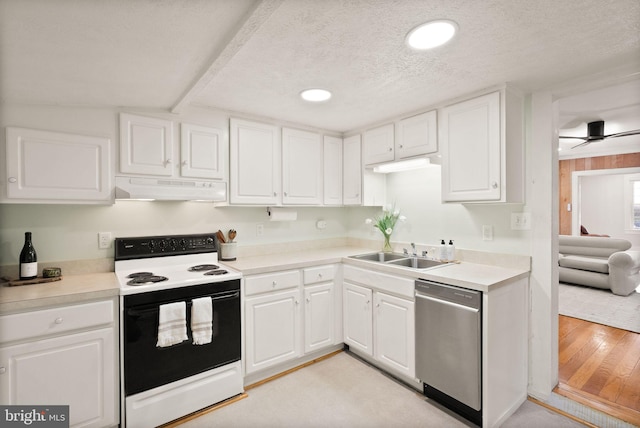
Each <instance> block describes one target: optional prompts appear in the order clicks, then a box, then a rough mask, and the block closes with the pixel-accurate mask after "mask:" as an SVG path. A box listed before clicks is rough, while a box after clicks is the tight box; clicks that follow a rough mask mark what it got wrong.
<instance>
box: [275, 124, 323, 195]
mask: <svg viewBox="0 0 640 428" xmlns="http://www.w3.org/2000/svg"><path fill="white" fill-rule="evenodd" d="M322 167H323V165H322V140H321V138H320V134H316V133H314V132H307V131H300V130H297V129H288V128H283V129H282V203H283V204H293V205H320V204H321V203H322Z"/></svg>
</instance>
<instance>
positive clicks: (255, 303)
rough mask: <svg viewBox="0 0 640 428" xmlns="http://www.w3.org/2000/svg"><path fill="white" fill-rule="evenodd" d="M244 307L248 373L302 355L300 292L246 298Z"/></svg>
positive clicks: (290, 291)
mask: <svg viewBox="0 0 640 428" xmlns="http://www.w3.org/2000/svg"><path fill="white" fill-rule="evenodd" d="M245 307H246V310H245V317H246V329H247V330H246V331H247V333H246V354H247V355H246V372H247V373H253V372H255V371H258V370H261V369H263V368H267V367H271V366H274V365H276V364H279V363H282V362H284V361H287V360H290V359H293V358H296V357H298V356H299V355H300V347H301V346H300V345H301V343H300V334H299V331H300V330H299V329H300V324H301V323H300V290H298V289H297V288H296V289H292V290H288V291H283V292H278V293H269V294H267V295H264V296H258V297H252V298H247V300H246V306H245Z"/></svg>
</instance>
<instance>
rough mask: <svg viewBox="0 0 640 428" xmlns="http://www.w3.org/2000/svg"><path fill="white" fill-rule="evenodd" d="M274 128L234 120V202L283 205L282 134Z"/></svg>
mask: <svg viewBox="0 0 640 428" xmlns="http://www.w3.org/2000/svg"><path fill="white" fill-rule="evenodd" d="M278 131H279V128H278V127H277V126H274V125H267V124H264V123H257V122H251V121H248V120H241V119H231V121H230V136H229V138H230V160H229V165H230V178H229V188H230V198H229V199H230V202H231V203H232V204H260V205H278V204H279V202H280V184H281V183H280V176H281V162H280V153H281V147H280V133H279V132H278Z"/></svg>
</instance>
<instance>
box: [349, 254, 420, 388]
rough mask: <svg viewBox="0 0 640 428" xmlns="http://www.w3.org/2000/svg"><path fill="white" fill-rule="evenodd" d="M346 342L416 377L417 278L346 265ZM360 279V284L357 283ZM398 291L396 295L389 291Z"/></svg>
mask: <svg viewBox="0 0 640 428" xmlns="http://www.w3.org/2000/svg"><path fill="white" fill-rule="evenodd" d="M344 271H345V272H344V276H345V282H344V284H343V293H344V294H343V311H344V313H343V328H344V343H345V344H347V345H349V348H350V349H352V350H355V351H356V352H359V353H362V354H364V355H367V356H370V357H373V359H374V360H375V361H376V362H378V363H380V364H381V365H383V366H384V367H385V368H388V369H391V370H392V371H394V372H396V373H400V374H403V375H405V376H407V377H409V378H411V379H413V378H414V377H415V325H414V324H415V308H414V306H415V303H414V301H413V297H412V295H413V281H412V280H410V279H408V278H400V277H395V276H392V275H387V274H383V273H373V272H371V271H366V270H364V269H358V268H353V267H351V266H345V269H344ZM354 282H358V283H359V284H355V283H354ZM387 288H388V289H391V290H393V291H392V292H398V293H399V294H398V295H397V296H396V295H392V294H390V293H388V292H386V291H387Z"/></svg>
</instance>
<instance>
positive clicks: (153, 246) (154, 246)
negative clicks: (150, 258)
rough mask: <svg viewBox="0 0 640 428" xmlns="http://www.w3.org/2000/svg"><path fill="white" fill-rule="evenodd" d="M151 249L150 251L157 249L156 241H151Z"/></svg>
mask: <svg viewBox="0 0 640 428" xmlns="http://www.w3.org/2000/svg"><path fill="white" fill-rule="evenodd" d="M149 248H150V249H152V250H153V249H155V248H156V241H149Z"/></svg>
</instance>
